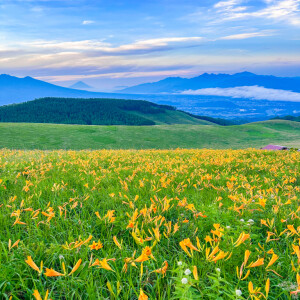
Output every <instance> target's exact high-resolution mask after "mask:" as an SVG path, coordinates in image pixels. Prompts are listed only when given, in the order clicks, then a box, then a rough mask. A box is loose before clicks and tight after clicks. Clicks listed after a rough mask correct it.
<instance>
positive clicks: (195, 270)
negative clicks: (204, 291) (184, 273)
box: [193, 266, 199, 280]
mask: <svg viewBox="0 0 300 300" xmlns="http://www.w3.org/2000/svg"><path fill="white" fill-rule="evenodd" d="M193 276H194V278H195V280H198V279H199V276H198V270H197V267H196V266H194V267H193Z"/></svg>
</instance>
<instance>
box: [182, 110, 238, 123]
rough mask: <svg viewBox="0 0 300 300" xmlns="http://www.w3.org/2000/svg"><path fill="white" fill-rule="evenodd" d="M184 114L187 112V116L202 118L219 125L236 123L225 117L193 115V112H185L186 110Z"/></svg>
mask: <svg viewBox="0 0 300 300" xmlns="http://www.w3.org/2000/svg"><path fill="white" fill-rule="evenodd" d="M186 114H188V115H189V116H191V117H194V118H196V119H199V120H204V121H209V122H212V123H215V124H218V125H221V126H231V125H236V123H234V122H233V121H230V120H226V119H221V118H213V117H207V116H197V115H194V114H191V113H187V112H186Z"/></svg>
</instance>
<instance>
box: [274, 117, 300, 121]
mask: <svg viewBox="0 0 300 300" xmlns="http://www.w3.org/2000/svg"><path fill="white" fill-rule="evenodd" d="M273 120H289V121H295V122H300V116H285V117H276V118H273Z"/></svg>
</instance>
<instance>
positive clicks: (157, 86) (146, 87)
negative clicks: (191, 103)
mask: <svg viewBox="0 0 300 300" xmlns="http://www.w3.org/2000/svg"><path fill="white" fill-rule="evenodd" d="M237 86H263V87H265V88H272V89H282V90H289V91H293V92H300V77H277V76H274V75H257V74H254V73H251V72H247V71H246V72H240V73H235V74H232V75H230V74H222V73H221V74H214V73H211V74H208V73H203V74H202V75H199V76H196V77H192V78H182V77H167V78H165V79H162V80H159V81H156V82H149V83H143V84H139V85H135V86H132V87H128V88H125V89H122V90H119V91H118V92H123V93H132V94H157V93H180V92H183V91H185V90H197V89H202V88H230V87H237Z"/></svg>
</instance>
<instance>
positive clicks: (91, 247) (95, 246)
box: [89, 240, 103, 250]
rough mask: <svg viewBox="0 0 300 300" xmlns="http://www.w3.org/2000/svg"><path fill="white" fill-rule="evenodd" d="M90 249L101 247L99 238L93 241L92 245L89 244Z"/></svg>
mask: <svg viewBox="0 0 300 300" xmlns="http://www.w3.org/2000/svg"><path fill="white" fill-rule="evenodd" d="M89 247H90V249H91V250H99V249H101V248H103V244H102V243H101V242H100V240H98V242H95V241H93V244H92V245H89Z"/></svg>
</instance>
